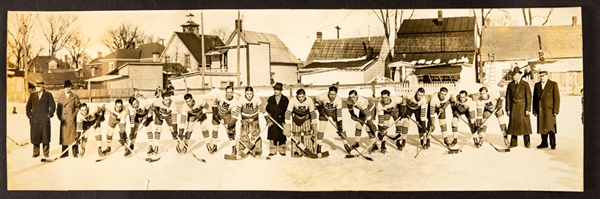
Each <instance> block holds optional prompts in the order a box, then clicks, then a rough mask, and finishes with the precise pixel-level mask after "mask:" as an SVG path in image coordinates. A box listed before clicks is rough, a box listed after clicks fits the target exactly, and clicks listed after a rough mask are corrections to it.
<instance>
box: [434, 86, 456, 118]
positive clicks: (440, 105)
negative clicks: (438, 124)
mask: <svg viewBox="0 0 600 199" xmlns="http://www.w3.org/2000/svg"><path fill="white" fill-rule="evenodd" d="M450 98H452V95H450V94H446V98H445V99H444V100H441V99H440V97H439V92H435V93H433V95H431V99H430V100H429V115H430V116H431V117H435V115H436V113H435V111H436V109H438V108H441V109H446V107H448V104H450Z"/></svg>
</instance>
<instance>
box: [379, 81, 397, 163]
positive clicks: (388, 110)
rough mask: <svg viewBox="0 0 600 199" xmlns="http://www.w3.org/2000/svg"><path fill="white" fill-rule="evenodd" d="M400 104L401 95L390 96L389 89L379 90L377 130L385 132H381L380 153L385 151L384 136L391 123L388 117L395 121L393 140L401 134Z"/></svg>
mask: <svg viewBox="0 0 600 199" xmlns="http://www.w3.org/2000/svg"><path fill="white" fill-rule="evenodd" d="M401 104H402V98H401V97H391V96H390V91H388V90H383V91H381V100H379V101H378V102H377V108H376V110H377V119H378V120H379V130H381V131H382V132H385V134H382V135H381V137H380V139H381V149H380V150H381V153H385V152H386V147H385V137H387V129H388V128H389V127H390V126H391V125H392V124H390V118H392V119H393V120H394V121H395V125H396V135H395V136H394V137H393V138H392V139H393V140H396V139H398V138H399V137H400V136H401V135H402V126H401V124H402V123H401V119H399V118H400V112H399V111H398V109H399V108H400V105H401Z"/></svg>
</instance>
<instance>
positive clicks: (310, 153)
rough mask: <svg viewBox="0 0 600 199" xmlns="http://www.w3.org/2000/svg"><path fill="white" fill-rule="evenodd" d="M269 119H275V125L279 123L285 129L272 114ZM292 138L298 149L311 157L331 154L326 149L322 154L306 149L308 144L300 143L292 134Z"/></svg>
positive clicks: (278, 125)
mask: <svg viewBox="0 0 600 199" xmlns="http://www.w3.org/2000/svg"><path fill="white" fill-rule="evenodd" d="M269 119H271V121H273V123H274V124H275V125H277V127H279V128H280V129H281V130H283V126H281V124H279V123H278V122H277V121H275V119H273V118H272V117H271V116H269ZM290 140H292V143H294V145H296V147H298V149H300V152H302V153H304V154H306V156H308V157H309V158H313V159H314V158H322V157H328V156H329V151H325V152H322V153H321V154H315V153H313V152H311V151H308V150H306V146H305V145H304V144H302V143H300V144H298V142H297V140H296V139H295V138H294V137H291V136H290Z"/></svg>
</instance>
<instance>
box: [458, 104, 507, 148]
mask: <svg viewBox="0 0 600 199" xmlns="http://www.w3.org/2000/svg"><path fill="white" fill-rule="evenodd" d="M497 110H498V109H496V110H495V111H494V113H496V111H497ZM458 118H460V119H461V120H462V121H463V122H465V123H467V125H468V126H469V128H470V129H471V132H473V133H472V134H473V135H471V137H469V139H467V141H465V142H464V143H463V144H462V145H460V147H459V148H458V149H450V151H448V152H447V153H448V154H457V153H459V152H462V148H463V147H464V146H465V145H467V144H468V143H469V142H470V141H471V139H473V137H475V135H477V132H476V131H478V130H477V129H475V130H474V129H473V128H472V127H471V125H469V123H468V122H467V121H466V120H465V119H463V118H462V116H460V115H459V116H458ZM488 119H489V117H488V118H487V119H485V121H484V122H483V123H482V124H485V122H487V120H488Z"/></svg>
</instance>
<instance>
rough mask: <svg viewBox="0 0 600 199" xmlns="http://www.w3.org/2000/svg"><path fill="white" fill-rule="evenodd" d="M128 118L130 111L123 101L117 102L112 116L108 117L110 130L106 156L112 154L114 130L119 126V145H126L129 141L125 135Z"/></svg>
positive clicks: (107, 138) (108, 131)
mask: <svg viewBox="0 0 600 199" xmlns="http://www.w3.org/2000/svg"><path fill="white" fill-rule="evenodd" d="M127 116H129V110H127V109H126V108H125V107H124V106H123V100H121V99H118V100H116V101H115V107H114V108H113V109H112V110H110V116H109V117H108V129H107V132H106V144H107V145H108V147H106V150H104V153H105V154H108V153H110V150H111V149H110V146H111V143H112V139H113V134H114V129H115V128H116V127H117V125H119V138H120V139H119V144H121V145H125V141H126V140H127V135H126V134H125V125H126V123H125V122H126V121H127Z"/></svg>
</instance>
